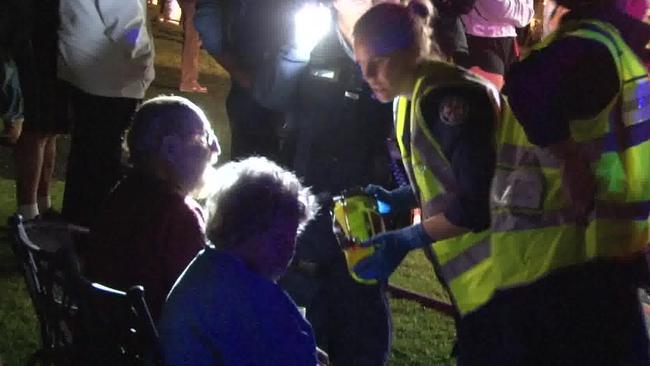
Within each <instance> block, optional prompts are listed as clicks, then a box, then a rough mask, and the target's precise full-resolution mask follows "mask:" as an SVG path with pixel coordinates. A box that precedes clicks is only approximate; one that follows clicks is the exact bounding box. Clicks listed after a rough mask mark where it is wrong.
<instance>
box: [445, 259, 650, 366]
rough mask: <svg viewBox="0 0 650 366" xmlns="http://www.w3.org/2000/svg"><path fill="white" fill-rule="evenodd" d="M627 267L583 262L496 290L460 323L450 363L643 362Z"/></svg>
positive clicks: (642, 333)
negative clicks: (518, 285) (454, 357)
mask: <svg viewBox="0 0 650 366" xmlns="http://www.w3.org/2000/svg"><path fill="white" fill-rule="evenodd" d="M642 266H643V263H641V261H639V263H638V267H637V268H641V267H642ZM631 267H634V265H632V264H630V263H626V264H622V263H602V262H601V263H589V264H583V265H579V266H575V267H573V268H569V269H564V270H562V271H559V272H557V273H554V274H552V275H550V276H547V277H546V278H543V279H541V280H538V281H536V282H535V283H533V284H531V285H528V286H524V287H521V288H516V289H510V290H505V291H501V292H499V293H497V294H496V295H495V297H494V298H493V299H492V300H491V301H490V302H489V303H488V304H486V305H485V306H483V307H481V308H480V309H479V310H478V311H476V312H474V313H471V314H469V315H467V316H466V317H465V318H463V319H462V320H460V322H459V327H458V365H459V366H467V365H472V366H473V365H481V366H484V365H488V366H489V365H499V366H503V365H522V366H535V365H567V366H568V365H590V366H593V365H602V366H618V365H620V366H623V365H625V366H637V365H638V366H641V365H649V364H650V358H649V357H648V349H649V348H648V334H647V330H646V327H645V321H644V319H643V314H642V312H641V307H640V303H639V300H638V295H637V286H636V285H637V278H638V277H637V276H636V275H635V274H634V275H633V273H634V272H635V270H634V269H632V270H631ZM638 273H640V271H639V272H637V274H638Z"/></svg>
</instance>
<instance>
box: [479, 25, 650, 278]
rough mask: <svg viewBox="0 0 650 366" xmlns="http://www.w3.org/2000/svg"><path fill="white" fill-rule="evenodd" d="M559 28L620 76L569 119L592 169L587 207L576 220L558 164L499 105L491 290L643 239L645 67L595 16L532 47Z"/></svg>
mask: <svg viewBox="0 0 650 366" xmlns="http://www.w3.org/2000/svg"><path fill="white" fill-rule="evenodd" d="M567 36H569V37H580V38H586V39H590V40H594V41H597V42H599V43H601V44H603V45H605V46H606V47H607V49H608V50H609V51H610V54H611V55H612V58H613V60H614V62H615V65H616V68H617V71H618V76H619V79H620V91H619V93H618V94H617V95H616V96H615V97H614V98H613V99H612V100H611V102H610V103H609V104H608V105H607V107H606V108H604V109H603V110H602V111H601V112H600V113H599V114H598V115H597V116H595V117H593V118H590V119H586V120H574V121H570V131H571V136H572V137H573V139H574V140H575V141H576V142H577V143H579V145H580V146H581V148H582V150H583V151H585V152H586V153H587V155H588V156H589V159H590V164H591V168H592V171H593V174H594V176H595V177H596V183H597V188H596V196H595V207H594V210H593V211H592V212H591V213H590V215H589V217H588V222H587V225H586V226H585V225H584V224H583V225H580V224H577V223H576V220H575V217H574V214H573V210H572V208H571V207H570V205H569V203H568V202H567V200H566V198H565V196H564V195H563V192H562V179H561V172H560V162H559V161H558V160H557V159H555V158H554V157H553V155H551V154H550V153H549V152H548V151H547V150H545V149H542V148H539V147H537V146H534V145H533V144H531V143H530V141H528V139H527V138H526V134H525V132H524V130H523V128H522V126H521V125H520V124H519V123H518V122H517V120H516V119H515V117H514V116H513V114H512V113H511V111H510V110H509V109H508V108H507V107H506V108H504V110H503V118H502V124H501V126H500V127H499V128H498V130H497V133H496V139H497V169H496V172H495V177H494V180H493V184H492V193H491V206H492V208H491V210H492V212H491V214H492V226H491V249H492V257H491V265H494V266H495V267H496V270H497V271H498V272H499V275H498V278H497V280H498V281H499V283H498V284H497V286H498V287H499V288H509V287H515V286H521V285H525V284H528V283H531V282H534V281H536V280H538V279H540V278H542V277H544V276H545V275H547V274H549V273H551V272H553V271H554V270H557V269H560V268H563V267H567V266H572V265H576V264H581V263H585V262H589V261H591V260H594V259H596V258H617V257H626V256H629V255H631V254H634V253H638V252H640V251H642V250H643V249H644V248H645V247H646V246H647V245H648V243H649V242H650V241H649V239H648V236H649V235H648V234H649V233H648V230H649V229H648V213H649V212H650V141H649V137H650V84H649V80H648V71H647V70H646V68H645V67H644V65H643V64H642V63H641V61H640V60H639V59H638V58H637V57H636V55H635V54H634V53H633V51H632V50H630V48H629V47H628V46H627V44H625V42H624V41H623V39H622V38H621V36H620V34H619V32H618V31H617V30H616V28H614V27H613V26H611V25H610V24H607V23H603V22H600V21H591V20H590V21H580V22H577V23H574V24H570V25H568V26H567V27H563V28H562V29H560V30H559V31H558V33H556V34H553V35H551V36H549V38H547V39H546V40H545V42H544V43H542V44H541V45H540V46H539V47H537V48H539V49H541V48H543V47H546V46H547V45H548V44H549V43H551V42H552V41H553V40H555V39H558V38H559V37H567ZM594 62H598V60H594ZM585 92H586V93H588V92H589V91H588V90H585ZM549 123H552V121H549Z"/></svg>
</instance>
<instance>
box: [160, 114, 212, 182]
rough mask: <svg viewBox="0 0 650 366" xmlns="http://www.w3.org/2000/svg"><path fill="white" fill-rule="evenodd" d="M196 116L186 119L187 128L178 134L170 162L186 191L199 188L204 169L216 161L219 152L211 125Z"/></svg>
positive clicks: (178, 180)
mask: <svg viewBox="0 0 650 366" xmlns="http://www.w3.org/2000/svg"><path fill="white" fill-rule="evenodd" d="M196 117H198V116H196ZM196 117H195V118H193V119H192V120H191V121H188V130H187V131H185V132H184V133H182V134H181V136H179V139H180V141H179V146H178V148H177V149H176V150H175V151H174V153H173V159H172V162H171V165H172V167H173V169H174V170H175V174H176V177H177V184H178V185H179V186H180V187H181V189H182V190H183V191H184V192H186V193H191V192H192V191H195V190H197V189H199V188H201V186H202V185H203V183H204V181H203V177H204V175H205V172H206V169H207V168H208V167H210V166H211V164H214V163H215V162H216V156H217V155H218V153H219V145H218V143H217V139H216V136H215V135H214V132H213V131H212V127H211V126H210V125H209V123H208V122H207V120H203V119H202V118H196Z"/></svg>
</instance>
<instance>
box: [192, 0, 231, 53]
mask: <svg viewBox="0 0 650 366" xmlns="http://www.w3.org/2000/svg"><path fill="white" fill-rule="evenodd" d="M224 13H225V10H224V4H223V1H221V0H199V1H197V3H196V13H195V14H194V27H195V28H196V30H197V31H198V32H199V36H200V37H201V42H202V43H203V48H204V49H205V50H206V51H208V53H210V55H212V57H219V56H220V55H221V54H222V53H223V52H224V50H225V49H226V46H225V44H224V43H225V39H224V38H225V34H224V29H225V18H224V16H225V14H224Z"/></svg>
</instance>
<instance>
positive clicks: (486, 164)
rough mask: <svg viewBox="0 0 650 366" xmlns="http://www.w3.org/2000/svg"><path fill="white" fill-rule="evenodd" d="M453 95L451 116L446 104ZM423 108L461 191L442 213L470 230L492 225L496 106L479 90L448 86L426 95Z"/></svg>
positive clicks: (479, 229) (453, 222) (425, 117)
mask: <svg viewBox="0 0 650 366" xmlns="http://www.w3.org/2000/svg"><path fill="white" fill-rule="evenodd" d="M450 98H451V99H453V100H454V103H455V108H456V110H455V116H453V120H452V121H449V116H448V115H446V113H447V112H446V110H445V108H446V104H447V103H449V100H450ZM420 109H421V111H422V115H423V117H424V119H425V120H426V123H427V125H428V127H429V129H430V130H431V133H432V134H433V136H434V137H435V139H436V140H437V141H438V143H439V144H440V148H441V149H442V152H443V153H444V155H445V158H446V159H447V160H448V161H449V163H450V164H451V168H452V171H453V173H454V177H455V178H456V183H457V184H458V188H459V192H457V194H456V196H455V197H454V199H453V200H452V201H451V204H450V205H449V206H448V207H447V208H446V209H445V211H444V215H445V217H446V218H447V220H449V221H450V222H451V223H452V224H454V225H456V226H460V227H464V228H468V229H471V230H472V231H476V232H478V231H482V230H485V229H487V228H488V227H489V225H490V205H489V192H490V182H491V180H492V175H493V174H494V164H495V151H494V138H493V136H494V125H495V114H494V107H493V105H492V102H491V101H490V99H489V97H488V95H487V94H486V93H485V92H484V91H482V90H480V89H478V88H473V89H466V88H460V87H459V88H444V89H442V90H434V91H432V92H431V93H429V94H427V95H425V96H423V97H422V99H421V101H420Z"/></svg>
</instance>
